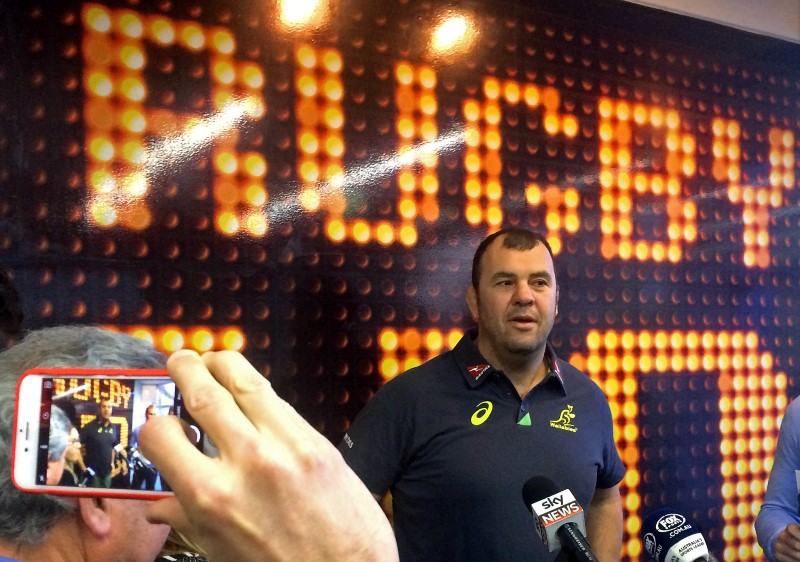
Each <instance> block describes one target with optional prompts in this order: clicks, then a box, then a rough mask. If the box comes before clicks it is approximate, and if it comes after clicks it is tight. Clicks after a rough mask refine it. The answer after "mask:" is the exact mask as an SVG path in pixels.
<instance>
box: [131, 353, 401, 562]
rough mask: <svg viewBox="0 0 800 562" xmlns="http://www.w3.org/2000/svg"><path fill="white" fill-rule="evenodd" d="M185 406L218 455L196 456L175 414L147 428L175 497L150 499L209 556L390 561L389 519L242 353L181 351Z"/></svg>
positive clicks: (152, 510)
mask: <svg viewBox="0 0 800 562" xmlns="http://www.w3.org/2000/svg"><path fill="white" fill-rule="evenodd" d="M167 369H168V370H169V373H170V376H171V377H172V378H173V379H174V380H175V382H176V384H177V385H178V387H179V388H180V390H181V392H182V393H183V401H184V404H185V407H186V408H187V410H188V411H189V413H190V414H191V415H192V417H193V418H194V419H195V421H197V423H198V424H200V426H201V427H202V428H203V430H204V431H205V432H206V433H207V434H208V436H209V437H210V438H211V439H212V440H213V442H214V444H215V445H216V446H217V448H218V449H219V456H218V457H214V458H211V457H207V456H205V455H203V454H202V453H201V452H200V451H198V450H197V449H196V448H195V446H194V445H193V444H192V443H191V442H190V441H189V439H188V438H187V437H186V434H185V433H184V428H183V426H182V424H181V423H180V422H179V421H178V419H177V418H175V417H172V416H169V417H167V416H162V417H156V418H153V419H151V420H149V421H148V422H147V423H146V424H145V426H144V427H143V428H142V432H141V446H142V449H143V451H144V454H145V456H146V457H147V458H148V459H150V460H151V461H153V463H154V464H155V465H156V466H158V467H159V469H160V471H161V473H162V475H163V477H164V479H165V480H166V481H167V482H168V483H169V484H170V486H171V487H172V490H173V491H174V492H175V497H174V498H168V499H164V500H160V501H158V502H155V503H153V504H152V505H151V506H150V507H149V510H148V518H149V519H150V521H152V522H158V523H168V524H170V525H172V526H173V527H174V528H176V529H177V530H179V531H181V532H183V533H186V534H187V535H188V536H189V537H190V538H192V539H193V540H195V541H196V542H197V543H198V544H199V545H200V546H202V547H203V548H204V549H205V550H206V552H207V553H208V555H209V558H210V559H211V560H239V561H243V562H247V561H256V560H258V561H263V560H270V561H283V560H304V561H309V562H310V561H315V560H319V561H327V562H337V561H343V562H345V561H346V562H359V561H373V560H380V561H392V560H397V546H396V543H395V539H394V535H393V533H392V529H391V526H390V525H389V522H388V520H387V519H386V517H385V516H384V514H383V512H382V511H381V509H380V506H379V505H378V503H377V502H376V501H375V500H374V499H373V497H372V495H371V494H370V493H369V491H368V490H367V488H366V487H365V486H364V485H363V483H362V482H361V481H360V480H359V478H358V477H357V476H356V475H355V473H353V472H352V471H351V470H350V468H349V467H348V466H347V464H346V463H345V462H344V460H343V459H342V457H341V455H340V454H339V452H338V451H337V450H336V448H335V447H334V446H333V445H332V444H331V443H330V442H329V441H328V440H327V439H326V438H325V437H323V436H322V435H320V434H319V433H318V432H317V431H315V430H314V429H313V428H312V427H311V426H310V425H309V424H308V423H307V422H306V421H305V420H304V419H303V418H302V417H301V416H300V415H299V414H298V413H297V412H296V411H295V410H294V409H293V408H292V407H291V406H289V404H287V403H286V402H284V401H283V400H281V399H280V398H279V397H278V396H277V395H276V394H275V392H274V391H273V390H272V386H271V385H270V384H269V382H268V381H267V380H266V379H265V378H264V377H262V376H261V375H260V373H258V371H256V369H255V368H254V367H253V366H252V365H250V363H248V362H247V360H246V359H245V358H244V357H242V356H241V355H240V354H238V353H236V352H231V351H222V352H215V353H206V354H204V355H203V356H202V357H200V356H198V355H197V354H196V353H194V352H191V351H185V350H184V351H179V352H176V353H175V354H173V355H172V356H171V357H170V359H169V361H168V362H167Z"/></svg>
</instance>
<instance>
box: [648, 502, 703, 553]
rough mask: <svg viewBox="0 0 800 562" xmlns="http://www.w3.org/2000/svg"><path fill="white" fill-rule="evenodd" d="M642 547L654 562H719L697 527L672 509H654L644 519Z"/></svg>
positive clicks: (689, 519)
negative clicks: (710, 551)
mask: <svg viewBox="0 0 800 562" xmlns="http://www.w3.org/2000/svg"><path fill="white" fill-rule="evenodd" d="M642 543H643V545H644V549H645V551H646V552H647V553H648V554H649V555H650V556H651V557H652V558H653V559H654V560H656V562H718V561H717V559H716V558H714V556H713V555H712V554H710V553H709V552H708V545H707V544H706V539H705V537H703V534H702V533H701V532H700V527H699V526H698V525H697V523H696V522H695V521H693V520H692V519H691V518H689V517H687V516H686V515H683V514H681V513H680V512H678V511H677V510H675V509H672V508H662V509H657V510H656V511H653V512H652V513H650V514H649V515H648V516H647V517H645V518H644V520H643V521H642Z"/></svg>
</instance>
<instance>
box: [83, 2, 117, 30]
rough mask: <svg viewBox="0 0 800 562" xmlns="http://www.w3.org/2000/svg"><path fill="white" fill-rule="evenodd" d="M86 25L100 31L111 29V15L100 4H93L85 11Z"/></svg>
mask: <svg viewBox="0 0 800 562" xmlns="http://www.w3.org/2000/svg"><path fill="white" fill-rule="evenodd" d="M84 20H85V21H86V25H87V26H89V27H90V28H92V29H93V30H95V31H98V32H100V33H108V32H109V31H111V16H110V14H109V11H108V10H107V9H105V8H102V7H99V6H93V7H91V8H89V9H87V10H86V11H85V12H84Z"/></svg>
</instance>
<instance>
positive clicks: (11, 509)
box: [0, 326, 165, 544]
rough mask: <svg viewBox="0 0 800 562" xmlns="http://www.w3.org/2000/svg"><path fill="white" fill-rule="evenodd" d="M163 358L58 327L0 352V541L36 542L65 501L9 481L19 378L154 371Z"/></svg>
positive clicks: (141, 346)
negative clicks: (37, 371) (41, 373)
mask: <svg viewBox="0 0 800 562" xmlns="http://www.w3.org/2000/svg"><path fill="white" fill-rule="evenodd" d="M164 365H165V357H164V355H163V354H162V353H161V352H159V351H157V350H155V349H154V348H153V347H152V345H150V344H149V343H147V342H145V341H144V340H141V339H138V338H134V337H131V336H128V335H126V334H121V333H117V332H111V331H108V330H103V329H101V328H96V327H92V326H60V327H57V328H46V329H42V330H36V331H33V332H31V333H29V334H28V335H27V336H26V337H25V338H24V339H23V340H22V341H20V342H19V343H18V344H17V345H15V346H14V347H12V348H10V349H8V350H6V351H4V352H3V353H0V540H3V541H8V542H11V543H14V544H38V543H41V542H42V541H43V540H44V538H45V535H46V533H47V531H48V529H50V527H52V525H53V524H54V523H55V522H56V521H57V520H58V518H59V517H60V516H62V515H63V514H64V513H65V512H66V511H69V510H71V509H72V504H71V503H70V502H69V501H66V500H63V499H61V498H58V497H55V496H49V495H46V494H30V493H25V492H21V491H19V490H17V488H15V487H14V484H13V483H12V481H11V432H12V429H11V428H12V425H13V422H14V396H15V392H16V385H17V381H18V380H19V377H20V376H21V375H22V373H24V372H25V371H27V370H28V369H32V368H35V367H83V368H125V369H136V368H141V369H157V368H163V367H164Z"/></svg>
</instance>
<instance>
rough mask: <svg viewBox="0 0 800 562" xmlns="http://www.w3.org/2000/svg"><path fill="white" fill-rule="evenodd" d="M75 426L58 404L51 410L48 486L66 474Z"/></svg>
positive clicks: (46, 479)
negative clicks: (70, 439) (68, 452)
mask: <svg viewBox="0 0 800 562" xmlns="http://www.w3.org/2000/svg"><path fill="white" fill-rule="evenodd" d="M73 429H74V428H73V427H72V422H70V421H69V418H68V417H67V414H65V413H64V410H62V409H61V408H59V407H58V406H53V407H52V408H51V410H50V435H49V436H48V441H47V476H46V477H45V483H46V484H47V485H48V486H52V485H54V484H58V483H59V482H60V481H61V477H62V475H63V474H64V469H65V467H66V463H67V458H66V457H67V449H68V448H69V435H70V432H71V431H72V430H73Z"/></svg>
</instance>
